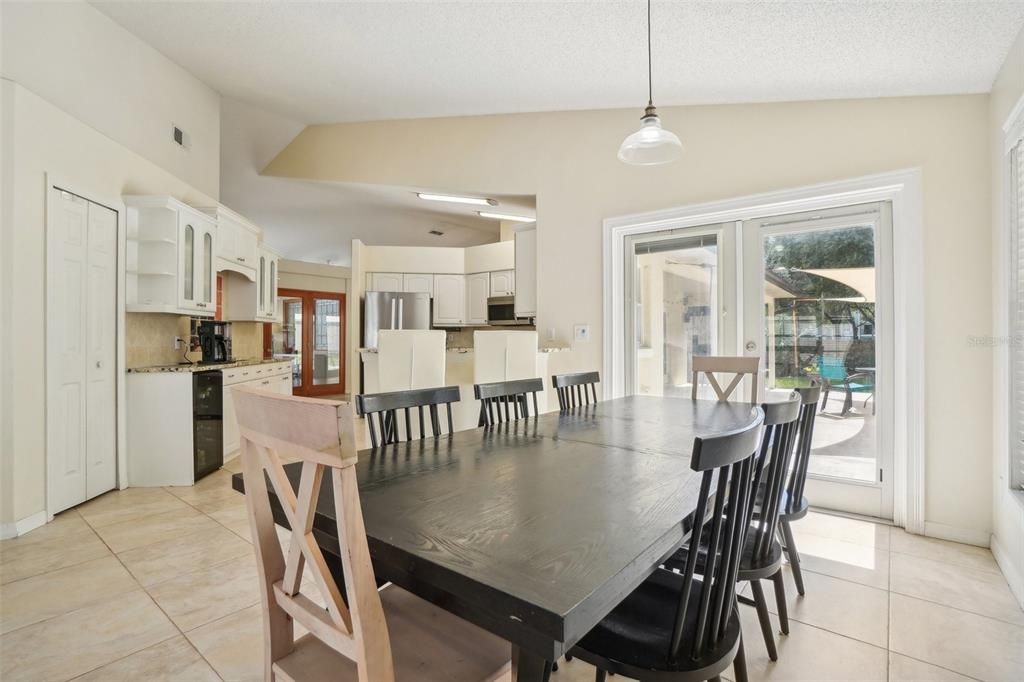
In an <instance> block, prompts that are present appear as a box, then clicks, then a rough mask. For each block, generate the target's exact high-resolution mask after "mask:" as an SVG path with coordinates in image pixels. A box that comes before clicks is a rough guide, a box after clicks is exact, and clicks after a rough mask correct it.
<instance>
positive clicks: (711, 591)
mask: <svg viewBox="0 0 1024 682" xmlns="http://www.w3.org/2000/svg"><path fill="white" fill-rule="evenodd" d="M753 409H754V411H755V412H756V417H755V419H754V421H753V422H752V423H751V424H750V425H749V426H747V427H745V428H743V429H740V430H738V431H733V432H731V433H726V434H722V435H717V436H711V437H708V438H697V439H696V440H695V441H694V444H693V455H692V457H691V458H690V468H691V469H693V470H694V471H703V472H704V475H703V476H702V478H701V482H700V492H699V494H698V497H697V506H696V508H695V509H694V512H693V515H692V518H693V520H694V522H693V523H694V526H693V530H692V531H691V533H690V540H689V553H688V558H687V561H686V569H685V571H684V573H683V577H684V582H683V591H682V593H681V594H680V596H679V605H678V607H677V609H676V619H675V623H674V630H673V632H672V640H671V643H670V647H671V648H670V650H669V652H668V654H669V656H670V658H671V659H673V660H675V659H678V658H681V657H682V656H684V655H688V656H690V657H691V658H692V659H693V660H698V659H700V658H702V657H703V656H705V655H706V654H707V653H708V652H709V651H710V650H711V649H713V648H714V647H715V646H717V645H718V642H719V641H720V640H721V638H722V637H723V636H724V635H725V631H726V627H727V626H728V624H729V618H730V616H731V615H732V612H733V607H734V605H735V599H736V575H737V572H738V571H739V565H740V557H741V555H742V552H743V543H744V542H745V541H746V537H747V528H748V527H749V523H748V515H747V513H748V508H749V507H750V504H751V493H752V490H753V478H754V457H755V455H756V454H757V448H758V439H759V436H760V432H761V423H762V421H763V420H764V413H763V412H762V411H761V408H759V407H755V408H753ZM712 494H713V495H714V499H713V501H712V506H713V511H711V513H710V514H709V510H708V501H709V500H710V499H711V495H712ZM709 523H710V524H711V529H710V532H705V527H706V526H707V525H708V524H709ZM698 555H704V556H706V557H707V558H706V560H705V564H706V565H705V567H704V571H703V581H702V582H701V585H702V587H701V590H700V598H699V599H692V600H691V597H692V596H693V584H694V579H693V576H694V573H695V571H696V569H697V557H698ZM659 570H663V569H659ZM691 601H692V602H693V603H691ZM691 611H692V612H695V614H696V615H695V617H694V618H695V620H694V622H696V624H697V629H696V635H695V637H694V639H693V644H692V647H691V649H690V651H688V652H686V651H680V648H681V647H682V642H683V624H684V623H685V622H687V620H688V616H689V614H690V613H691Z"/></svg>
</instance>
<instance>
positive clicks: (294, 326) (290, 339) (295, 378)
mask: <svg viewBox="0 0 1024 682" xmlns="http://www.w3.org/2000/svg"><path fill="white" fill-rule="evenodd" d="M281 306H282V310H283V312H284V321H283V322H282V323H281V331H280V333H279V334H277V335H275V338H274V359H275V360H291V362H292V388H295V389H301V388H302V299H301V298H295V297H290V298H283V299H282V300H281Z"/></svg>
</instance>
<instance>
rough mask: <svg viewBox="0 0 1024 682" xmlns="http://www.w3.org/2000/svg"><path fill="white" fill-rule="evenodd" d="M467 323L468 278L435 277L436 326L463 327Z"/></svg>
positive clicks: (459, 276) (460, 276)
mask: <svg viewBox="0 0 1024 682" xmlns="http://www.w3.org/2000/svg"><path fill="white" fill-rule="evenodd" d="M465 321H466V276H465V275H434V324H435V325H437V326H445V325H449V326H450V325H461V324H465Z"/></svg>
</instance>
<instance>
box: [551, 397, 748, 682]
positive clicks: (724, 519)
mask: <svg viewBox="0 0 1024 682" xmlns="http://www.w3.org/2000/svg"><path fill="white" fill-rule="evenodd" d="M753 409H754V410H756V411H757V412H758V414H757V417H756V419H755V421H754V422H753V423H752V424H751V425H750V426H748V427H746V428H743V429H740V430H738V431H734V432H732V433H726V434H722V435H718V436H709V437H706V438H697V439H695V440H694V444H693V454H692V456H691V458H690V467H691V468H692V469H693V470H694V471H700V472H703V475H702V477H701V482H700V490H699V492H698V495H697V505H696V507H695V508H694V511H693V514H692V515H691V517H692V519H693V529H692V531H691V533H690V537H689V539H688V540H687V541H686V545H685V547H686V550H687V556H688V557H689V560H688V561H687V562H686V564H685V565H684V566H683V568H682V570H681V571H680V572H678V573H677V572H674V571H671V570H668V569H666V568H662V567H656V568H655V569H654V572H653V573H652V574H651V575H650V576H649V577H648V578H647V580H645V581H644V582H643V583H642V584H641V585H640V586H639V587H638V588H636V589H635V590H634V591H633V592H631V593H630V594H629V595H628V596H627V597H626V598H625V599H624V600H623V601H622V602H621V603H619V605H618V606H616V607H615V608H614V609H612V611H611V613H609V614H608V615H607V616H605V617H604V619H603V620H601V622H599V623H598V624H597V625H596V626H595V627H594V629H592V630H591V631H590V632H589V633H587V634H586V635H584V637H583V638H582V639H581V640H580V641H579V643H578V644H577V645H576V646H575V647H573V648H572V650H571V653H572V655H573V656H575V657H577V658H580V659H583V660H584V661H587V662H588V663H591V664H592V665H594V666H596V667H597V669H598V672H597V677H596V679H597V680H598V682H602V681H603V680H605V675H606V674H607V673H609V672H611V673H617V674H621V675H625V676H626V677H631V678H634V679H638V680H664V681H665V682H696V681H697V680H717V679H718V678H719V675H721V673H722V672H724V671H725V670H726V668H728V667H729V665H733V666H734V669H735V673H736V680H737V682H746V680H747V668H746V659H745V658H744V654H743V635H742V631H741V629H740V619H739V612H738V610H737V607H736V576H737V571H738V569H739V566H740V563H741V561H740V560H741V554H742V552H743V548H744V546H745V543H746V541H747V535H748V529H749V528H750V523H749V517H750V514H749V507H750V503H751V499H752V494H751V493H752V490H753V480H754V473H755V458H756V453H757V449H758V440H759V437H760V431H761V423H762V420H763V414H762V413H761V410H760V408H757V407H755V408H753ZM699 556H703V557H706V558H707V560H706V561H705V563H704V566H703V569H704V573H703V576H701V575H700V574H699V573H698V571H697V568H698V564H697V558H698V557H699Z"/></svg>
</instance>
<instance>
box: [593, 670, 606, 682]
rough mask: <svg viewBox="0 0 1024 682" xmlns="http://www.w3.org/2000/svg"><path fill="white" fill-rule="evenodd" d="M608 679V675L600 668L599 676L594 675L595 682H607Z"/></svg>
mask: <svg viewBox="0 0 1024 682" xmlns="http://www.w3.org/2000/svg"><path fill="white" fill-rule="evenodd" d="M607 679H608V673H606V672H605V671H603V670H601V669H600V668H598V669H597V674H596V675H594V682H605V681H606V680H607Z"/></svg>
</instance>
